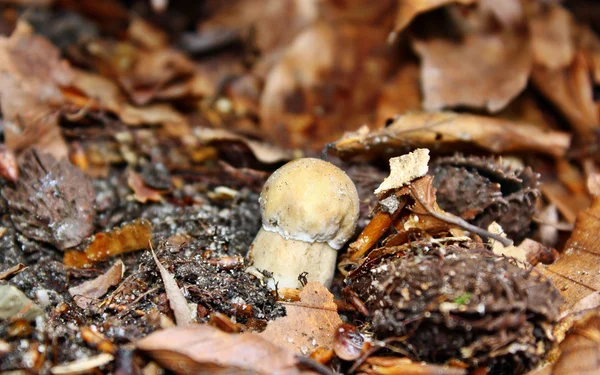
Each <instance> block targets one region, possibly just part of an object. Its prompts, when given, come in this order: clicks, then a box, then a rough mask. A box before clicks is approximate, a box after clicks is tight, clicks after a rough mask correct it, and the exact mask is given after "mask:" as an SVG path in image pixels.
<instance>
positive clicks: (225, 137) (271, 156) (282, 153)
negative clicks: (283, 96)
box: [195, 128, 294, 164]
mask: <svg viewBox="0 0 600 375" xmlns="http://www.w3.org/2000/svg"><path fill="white" fill-rule="evenodd" d="M195 134H196V136H197V137H198V139H199V140H200V141H201V142H203V143H206V144H211V143H215V142H223V141H229V142H232V141H233V142H240V143H242V144H245V145H246V146H247V147H248V148H249V149H250V151H252V154H254V156H255V157H256V160H258V161H260V162H261V163H266V164H272V163H279V162H282V161H288V160H291V159H292V158H293V156H294V155H293V153H292V152H291V151H290V150H285V149H283V148H280V147H277V146H273V145H271V144H268V143H263V142H258V141H254V140H252V139H248V138H246V137H243V136H241V135H239V134H235V133H233V132H230V131H229V130H226V129H211V128H196V129H195Z"/></svg>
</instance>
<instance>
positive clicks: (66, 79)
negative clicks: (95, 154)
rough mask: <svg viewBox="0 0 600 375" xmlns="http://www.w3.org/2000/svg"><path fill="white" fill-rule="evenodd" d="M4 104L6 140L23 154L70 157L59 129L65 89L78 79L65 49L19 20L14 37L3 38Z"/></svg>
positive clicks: (1, 82) (0, 97) (1, 101)
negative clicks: (27, 151)
mask: <svg viewBox="0 0 600 375" xmlns="http://www.w3.org/2000/svg"><path fill="white" fill-rule="evenodd" d="M0 51H2V53H0V72H1V73H2V74H1V76H0V87H2V95H0V105H1V107H2V115H3V118H4V121H5V127H4V132H5V142H6V146H7V147H8V149H9V150H12V151H14V152H15V153H19V152H21V151H23V150H25V149H27V148H29V147H36V148H38V149H39V150H43V151H45V152H48V153H51V154H52V155H53V156H54V157H56V158H58V159H60V158H63V157H66V156H67V154H68V150H67V146H66V143H65V141H64V139H63V137H62V135H61V133H60V128H59V126H58V115H59V107H60V105H61V104H62V102H63V98H62V95H61V92H60V89H59V87H64V86H68V85H69V84H70V82H71V80H72V79H73V76H72V72H71V70H70V66H69V65H68V64H67V63H66V62H65V61H63V60H61V58H60V52H59V50H58V49H57V48H56V47H55V46H54V45H52V43H50V42H49V41H47V40H46V39H44V38H43V37H41V36H38V35H34V33H33V29H32V28H31V27H30V26H29V25H28V24H26V23H24V22H19V23H18V25H17V28H16V29H15V31H14V32H13V34H12V35H11V37H10V38H5V37H2V38H0Z"/></svg>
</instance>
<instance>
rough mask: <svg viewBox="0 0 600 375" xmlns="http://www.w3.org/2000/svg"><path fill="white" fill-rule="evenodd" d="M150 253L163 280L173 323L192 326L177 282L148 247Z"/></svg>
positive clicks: (189, 313)
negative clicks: (173, 316)
mask: <svg viewBox="0 0 600 375" xmlns="http://www.w3.org/2000/svg"><path fill="white" fill-rule="evenodd" d="M150 251H151V252H152V257H153V258H154V263H156V266H157V267H158V270H159V271H160V277H161V278H162V280H163V284H164V285H165V293H166V294H167V298H168V299H169V306H170V307H171V310H173V314H174V315H175V323H177V325H178V326H181V327H186V326H189V325H190V324H192V314H191V311H190V308H189V306H188V304H187V300H186V299H185V297H184V296H183V293H182V292H181V290H180V289H179V286H178V285H177V281H175V278H174V277H173V275H171V274H170V273H169V271H167V270H166V268H165V267H163V265H162V264H160V261H159V260H158V258H157V257H156V254H155V253H154V249H152V247H150Z"/></svg>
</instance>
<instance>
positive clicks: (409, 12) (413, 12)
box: [394, 0, 477, 35]
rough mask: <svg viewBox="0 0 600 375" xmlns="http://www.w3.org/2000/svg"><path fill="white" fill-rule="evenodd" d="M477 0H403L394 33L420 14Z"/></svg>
mask: <svg viewBox="0 0 600 375" xmlns="http://www.w3.org/2000/svg"><path fill="white" fill-rule="evenodd" d="M476 1H477V0H401V1H398V8H397V10H396V25H395V28H394V33H395V34H396V35H397V34H399V33H400V32H401V31H402V30H404V28H405V27H406V26H408V24H409V23H410V22H411V21H412V20H413V19H414V18H415V17H416V16H418V15H419V14H421V13H424V12H427V11H429V10H432V9H435V8H439V7H442V6H444V5H448V4H456V3H457V4H473V3H475V2H476Z"/></svg>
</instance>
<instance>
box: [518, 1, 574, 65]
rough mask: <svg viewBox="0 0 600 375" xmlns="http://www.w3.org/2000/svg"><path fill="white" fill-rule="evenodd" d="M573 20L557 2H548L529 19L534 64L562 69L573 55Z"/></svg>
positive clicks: (571, 59)
mask: <svg viewBox="0 0 600 375" xmlns="http://www.w3.org/2000/svg"><path fill="white" fill-rule="evenodd" d="M574 27H575V20H574V18H573V16H572V15H571V13H569V11H567V10H566V9H564V8H563V7H562V6H560V5H559V4H548V6H546V7H544V8H542V9H541V10H540V11H539V12H536V13H535V14H534V15H533V17H531V18H530V19H529V29H530V31H531V47H532V49H533V56H534V61H535V63H536V64H539V65H541V66H544V67H545V68H548V69H562V68H566V67H567V66H569V65H570V64H571V61H573V58H574V57H575V42H574V40H573V37H574V35H573V34H574V32H575V30H574Z"/></svg>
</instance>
